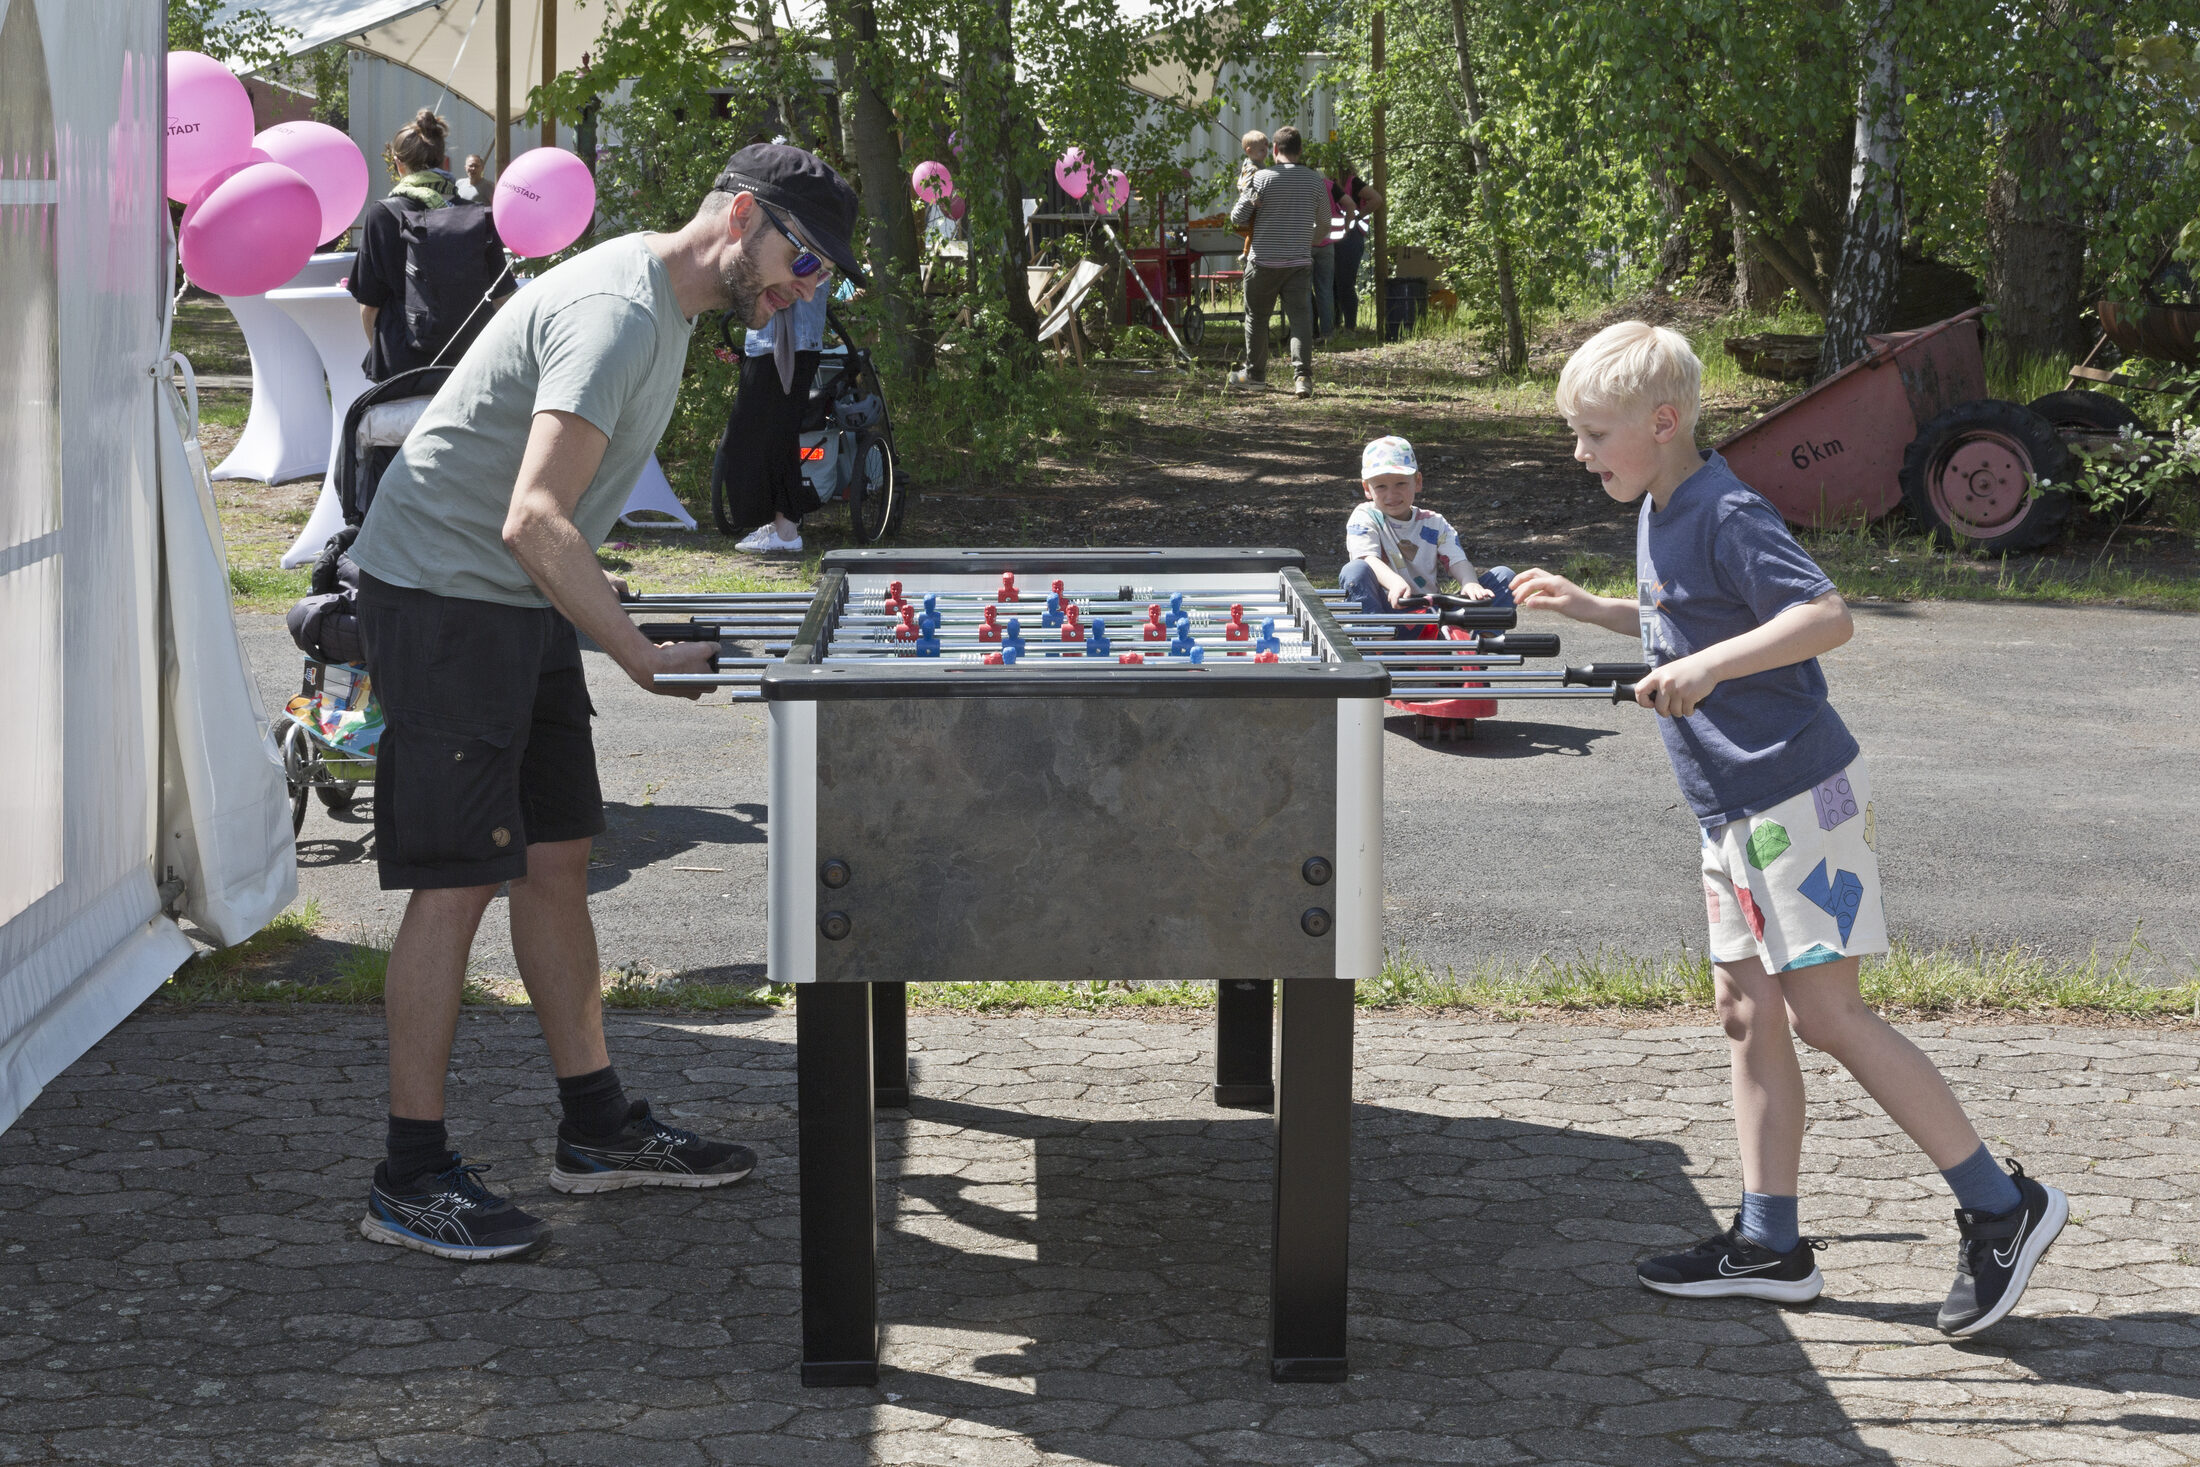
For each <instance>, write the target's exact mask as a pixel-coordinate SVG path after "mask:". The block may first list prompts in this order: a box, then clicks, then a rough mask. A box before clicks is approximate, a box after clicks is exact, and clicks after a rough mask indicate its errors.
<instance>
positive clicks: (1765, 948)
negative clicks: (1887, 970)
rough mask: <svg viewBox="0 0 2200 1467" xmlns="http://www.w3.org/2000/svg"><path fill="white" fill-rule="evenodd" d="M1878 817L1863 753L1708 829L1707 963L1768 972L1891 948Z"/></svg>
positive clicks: (1705, 841) (1705, 870)
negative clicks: (1829, 774)
mask: <svg viewBox="0 0 2200 1467" xmlns="http://www.w3.org/2000/svg"><path fill="white" fill-rule="evenodd" d="M1877 846H1878V822H1877V820H1876V819H1875V817H1874V815H1873V812H1872V803H1871V780H1870V777H1869V776H1868V775H1867V774H1866V773H1865V771H1864V761H1863V760H1861V759H1859V760H1857V761H1856V762H1855V763H1854V764H1851V765H1850V766H1849V767H1848V768H1847V769H1845V770H1843V771H1842V772H1841V773H1839V774H1836V775H1835V776H1834V777H1833V778H1831V779H1829V780H1827V781H1826V782H1825V783H1824V784H1821V785H1819V786H1818V787H1817V788H1816V789H1812V790H1805V791H1804V792H1803V793H1802V794H1799V795H1797V796H1795V797H1794V798H1793V799H1789V800H1783V801H1781V802H1780V803H1779V804H1777V805H1774V806H1773V807H1772V808H1771V809H1769V810H1765V811H1762V812H1760V813H1758V814H1755V815H1746V816H1744V817H1742V818H1741V819H1740V820H1732V821H1728V822H1727V823H1726V824H1725V825H1722V826H1720V827H1718V828H1717V829H1716V830H1710V831H1706V832H1704V837H1703V894H1704V902H1705V905H1706V906H1707V908H1708V909H1709V915H1710V918H1711V961H1713V962H1714V963H1734V962H1740V961H1741V960H1742V959H1744V958H1757V959H1760V960H1761V961H1762V962H1763V963H1764V965H1765V971H1766V972H1768V973H1783V972H1786V971H1788V970H1789V969H1792V968H1808V967H1811V966H1814V965H1815V964H1818V963H1833V962H1838V961H1840V960H1841V959H1843V958H1854V957H1862V956H1864V955H1866V954H1869V953H1883V952H1885V951H1886V950H1887V917H1886V913H1885V911H1884V910H1883V909H1882V908H1881V906H1880V904H1879V858H1878V856H1877V855H1876V854H1875V851H1876V849H1877Z"/></svg>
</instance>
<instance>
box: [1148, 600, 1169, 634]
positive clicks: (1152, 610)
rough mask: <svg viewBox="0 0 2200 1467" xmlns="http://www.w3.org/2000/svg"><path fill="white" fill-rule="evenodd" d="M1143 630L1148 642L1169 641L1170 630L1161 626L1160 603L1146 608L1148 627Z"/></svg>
mask: <svg viewBox="0 0 2200 1467" xmlns="http://www.w3.org/2000/svg"><path fill="white" fill-rule="evenodd" d="M1143 630H1144V632H1145V634H1146V640H1147V641H1149V642H1166V641H1168V640H1169V629H1168V628H1167V627H1165V626H1163V625H1162V624H1161V605H1160V603H1159V602H1156V603H1155V604H1153V605H1152V606H1149V607H1147V608H1146V625H1145V627H1144V628H1143Z"/></svg>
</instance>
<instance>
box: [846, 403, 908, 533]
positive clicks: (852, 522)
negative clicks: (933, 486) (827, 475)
mask: <svg viewBox="0 0 2200 1467" xmlns="http://www.w3.org/2000/svg"><path fill="white" fill-rule="evenodd" d="M901 519H902V496H901V475H900V472H899V469H898V467H897V465H896V464H895V462H894V440H893V439H891V438H889V437H887V436H886V435H885V434H883V433H877V432H872V431H870V430H868V429H866V430H865V431H864V432H861V433H858V434H857V435H856V447H855V476H854V477H853V478H852V479H850V480H849V481H848V526H849V528H850V529H851V530H852V531H854V533H855V538H856V541H857V543H859V544H863V545H875V544H877V543H878V542H879V541H881V540H883V539H885V538H886V537H887V536H888V535H891V534H893V533H894V532H895V531H896V530H898V529H900V528H901Z"/></svg>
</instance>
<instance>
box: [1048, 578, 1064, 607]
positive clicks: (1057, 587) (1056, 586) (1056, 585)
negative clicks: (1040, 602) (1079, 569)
mask: <svg viewBox="0 0 2200 1467" xmlns="http://www.w3.org/2000/svg"><path fill="white" fill-rule="evenodd" d="M1047 589H1048V590H1049V591H1052V592H1053V593H1054V594H1055V595H1057V596H1059V597H1061V598H1062V604H1063V605H1064V606H1067V605H1069V592H1067V591H1065V590H1063V589H1062V583H1061V582H1060V581H1050V582H1049V583H1048V584H1047Z"/></svg>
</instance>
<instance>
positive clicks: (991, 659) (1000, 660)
mask: <svg viewBox="0 0 2200 1467" xmlns="http://www.w3.org/2000/svg"><path fill="white" fill-rule="evenodd" d="M1007 661H1008V659H1007V658H1005V657H1003V656H1002V655H1001V654H1000V653H998V652H988V653H986V654H985V665H986V666H987V667H1000V666H1002V665H1003V664H1004V663H1006V662H1007Z"/></svg>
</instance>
